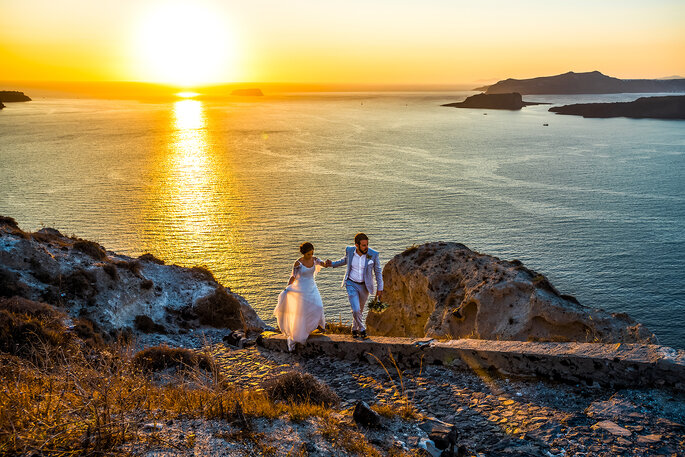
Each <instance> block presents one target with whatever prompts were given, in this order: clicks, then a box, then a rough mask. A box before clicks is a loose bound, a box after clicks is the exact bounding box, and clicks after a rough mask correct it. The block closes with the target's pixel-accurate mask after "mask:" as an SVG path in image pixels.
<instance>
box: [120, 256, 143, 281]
mask: <svg viewBox="0 0 685 457" xmlns="http://www.w3.org/2000/svg"><path fill="white" fill-rule="evenodd" d="M114 265H116V266H117V267H119V268H122V269H124V270H128V271H130V272H131V273H132V274H133V275H134V276H136V277H138V278H141V279H143V276H142V275H141V274H140V262H138V261H137V260H130V261H126V260H118V261H116V262H114Z"/></svg>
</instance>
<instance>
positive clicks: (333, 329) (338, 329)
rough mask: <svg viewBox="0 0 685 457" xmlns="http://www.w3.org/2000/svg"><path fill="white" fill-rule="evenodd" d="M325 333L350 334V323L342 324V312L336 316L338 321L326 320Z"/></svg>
mask: <svg viewBox="0 0 685 457" xmlns="http://www.w3.org/2000/svg"><path fill="white" fill-rule="evenodd" d="M326 333H334V334H340V335H351V334H352V325H350V324H343V322H342V314H341V315H339V316H338V322H333V321H331V322H326Z"/></svg>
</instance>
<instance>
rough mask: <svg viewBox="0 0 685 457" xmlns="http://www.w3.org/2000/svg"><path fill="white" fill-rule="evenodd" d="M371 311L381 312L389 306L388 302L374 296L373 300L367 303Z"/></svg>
mask: <svg viewBox="0 0 685 457" xmlns="http://www.w3.org/2000/svg"><path fill="white" fill-rule="evenodd" d="M367 306H368V308H369V311H373V312H375V313H381V312H383V311H385V309H386V308H387V307H388V304H387V303H383V302H382V301H380V300H379V299H378V298H377V297H376V296H374V297H373V298H372V299H371V300H369V303H368V304H367Z"/></svg>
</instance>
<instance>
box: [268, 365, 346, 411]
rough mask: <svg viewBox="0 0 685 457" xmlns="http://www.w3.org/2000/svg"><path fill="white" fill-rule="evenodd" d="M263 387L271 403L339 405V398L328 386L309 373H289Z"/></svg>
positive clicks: (271, 380)
mask: <svg viewBox="0 0 685 457" xmlns="http://www.w3.org/2000/svg"><path fill="white" fill-rule="evenodd" d="M263 387H264V390H265V391H266V394H267V396H268V397H269V398H270V399H271V400H272V401H281V402H286V403H309V404H314V405H324V406H335V405H338V404H339V403H340V398H338V396H337V395H336V393H335V392H334V391H333V389H331V388H330V387H329V386H328V384H326V383H324V382H321V381H319V380H318V379H316V378H315V377H314V376H312V375H310V374H309V373H300V372H298V371H290V372H288V373H285V374H282V375H280V376H278V377H276V378H273V379H270V380H269V381H266V382H265V383H264V385H263Z"/></svg>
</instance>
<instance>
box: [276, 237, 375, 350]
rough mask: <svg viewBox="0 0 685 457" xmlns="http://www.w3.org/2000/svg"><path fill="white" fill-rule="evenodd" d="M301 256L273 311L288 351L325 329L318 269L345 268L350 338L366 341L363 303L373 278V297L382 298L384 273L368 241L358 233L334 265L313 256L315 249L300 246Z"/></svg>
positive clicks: (308, 246)
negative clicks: (318, 284)
mask: <svg viewBox="0 0 685 457" xmlns="http://www.w3.org/2000/svg"><path fill="white" fill-rule="evenodd" d="M300 252H301V253H302V257H300V258H299V259H297V260H296V261H295V264H294V265H293V272H292V275H291V276H290V280H289V281H288V286H287V287H286V288H285V290H284V291H283V292H281V293H280V295H279V296H278V304H277V305H276V309H275V310H274V314H275V315H276V320H277V321H278V327H279V328H280V329H281V332H283V333H284V334H285V335H286V336H287V337H288V349H289V350H290V351H292V350H293V349H294V348H295V343H304V342H305V341H306V340H307V337H308V336H309V334H310V333H311V332H312V331H314V330H316V329H317V328H318V329H320V330H321V331H322V332H323V331H324V330H325V328H326V320H325V318H324V313H323V301H322V300H321V294H319V289H318V287H317V286H316V280H315V278H316V274H317V273H318V272H319V270H320V269H321V268H328V267H333V268H336V267H340V266H343V265H347V268H346V270H345V276H344V278H343V284H342V285H343V287H344V288H345V289H346V290H347V298H348V299H349V300H350V307H351V308H352V317H353V323H352V336H353V337H355V338H357V337H362V338H366V328H365V327H364V321H363V317H362V314H363V312H364V304H366V300H367V299H368V298H369V294H371V293H373V289H374V287H373V276H375V277H376V298H377V299H378V300H380V299H381V296H382V295H383V274H382V273H381V262H380V259H379V258H378V251H374V250H373V249H369V238H368V237H367V236H366V235H365V234H363V233H358V234H357V235H356V236H355V237H354V246H348V247H347V248H345V255H344V256H343V257H342V258H341V259H340V260H336V261H335V262H331V261H330V260H326V261H325V262H324V261H322V260H320V259H318V258H317V257H314V246H313V245H312V244H311V243H303V244H302V245H301V246H300Z"/></svg>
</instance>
